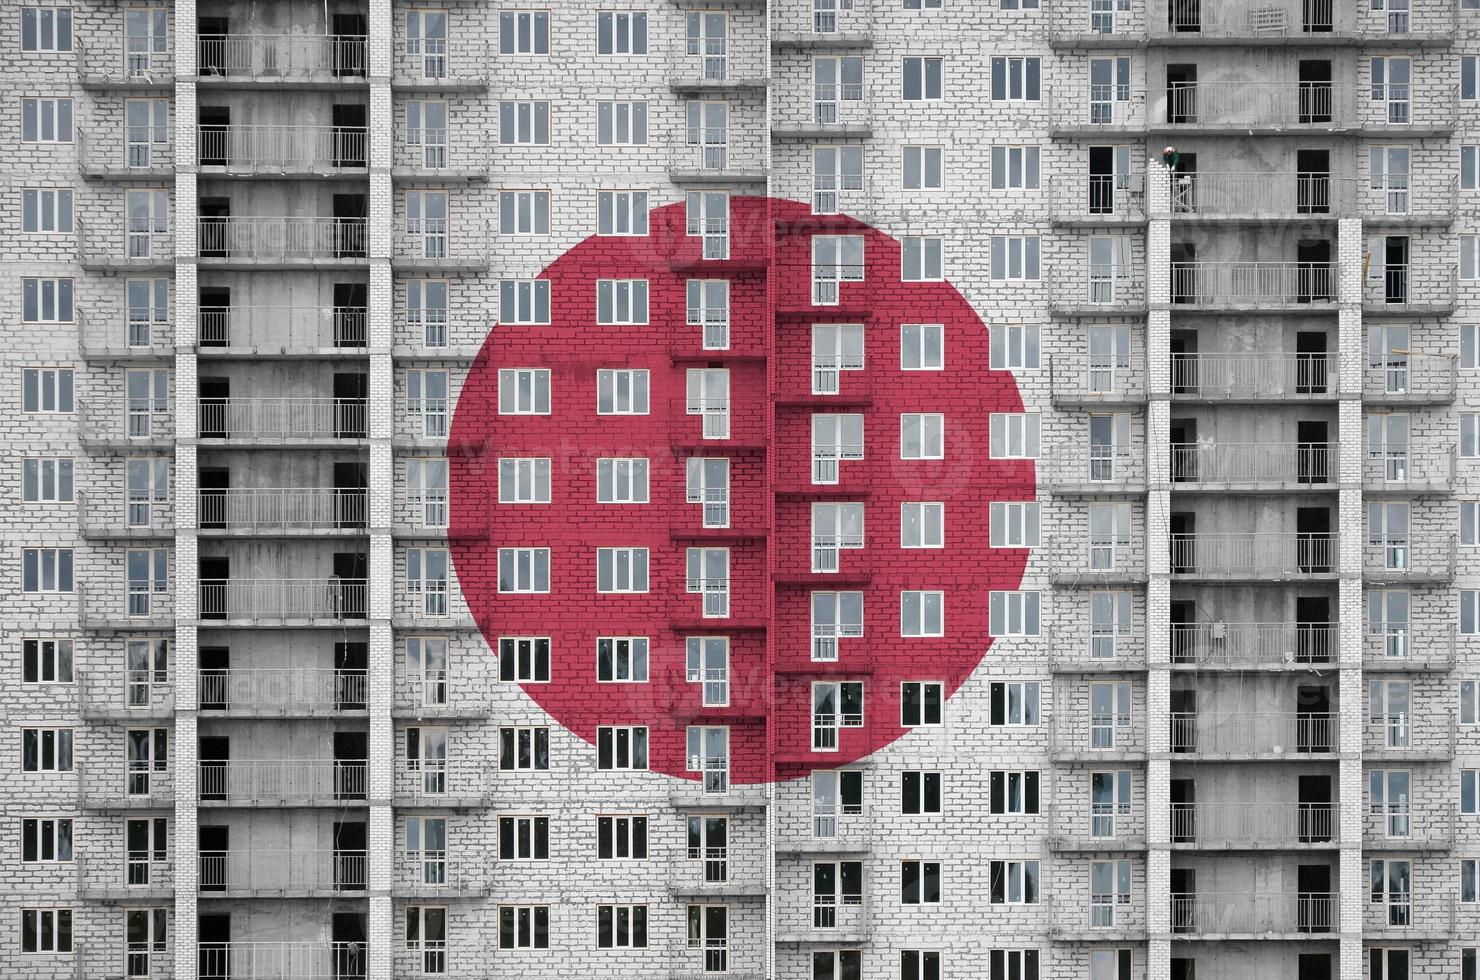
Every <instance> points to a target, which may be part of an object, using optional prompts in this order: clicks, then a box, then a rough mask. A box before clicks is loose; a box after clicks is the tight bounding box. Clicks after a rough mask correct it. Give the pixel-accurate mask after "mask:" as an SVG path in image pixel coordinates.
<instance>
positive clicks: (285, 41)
mask: <svg viewBox="0 0 1480 980" xmlns="http://www.w3.org/2000/svg"><path fill="white" fill-rule="evenodd" d="M365 41H366V38H365V37H363V36H361V35H354V34H201V35H199V37H198V38H197V39H196V59H197V63H198V65H199V72H200V81H201V83H202V84H210V85H220V84H223V83H231V84H236V83H250V84H253V85H278V86H285V85H293V86H297V85H304V84H313V85H324V84H335V85H344V84H360V85H363V84H365V78H366V75H367V72H368V67H369V61H368V57H367V52H366V44H365Z"/></svg>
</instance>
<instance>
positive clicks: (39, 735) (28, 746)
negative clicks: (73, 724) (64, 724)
mask: <svg viewBox="0 0 1480 980" xmlns="http://www.w3.org/2000/svg"><path fill="white" fill-rule="evenodd" d="M21 770H22V771H23V772H71V771H72V729H70V728H23V729H21Z"/></svg>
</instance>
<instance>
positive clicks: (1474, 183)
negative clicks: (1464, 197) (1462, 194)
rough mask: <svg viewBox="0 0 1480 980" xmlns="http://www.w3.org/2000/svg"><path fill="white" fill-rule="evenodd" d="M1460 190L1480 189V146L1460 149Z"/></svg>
mask: <svg viewBox="0 0 1480 980" xmlns="http://www.w3.org/2000/svg"><path fill="white" fill-rule="evenodd" d="M1459 189H1460V190H1462V191H1473V190H1477V189H1480V146H1476V145H1475V144H1473V143H1469V144H1466V145H1464V146H1461V147H1460V148H1459Z"/></svg>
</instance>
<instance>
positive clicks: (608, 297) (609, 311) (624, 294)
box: [596, 279, 648, 326]
mask: <svg viewBox="0 0 1480 980" xmlns="http://www.w3.org/2000/svg"><path fill="white" fill-rule="evenodd" d="M596 322H597V323H598V324H601V325H603V326H607V325H612V324H621V325H631V324H644V323H647V322H648V281H647V280H646V279H598V280H596Z"/></svg>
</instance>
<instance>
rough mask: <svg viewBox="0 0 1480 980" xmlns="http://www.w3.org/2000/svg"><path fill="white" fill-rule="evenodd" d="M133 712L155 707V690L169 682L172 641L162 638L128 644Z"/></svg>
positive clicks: (129, 695)
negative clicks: (153, 704) (134, 709)
mask: <svg viewBox="0 0 1480 980" xmlns="http://www.w3.org/2000/svg"><path fill="white" fill-rule="evenodd" d="M123 656H124V665H125V671H126V674H125V676H126V678H127V684H128V687H127V703H128V706H129V707H130V708H146V707H148V706H149V705H150V704H152V703H153V700H154V688H155V686H157V685H164V684H168V683H169V681H170V641H169V640H167V639H164V638H163V637H155V638H154V639H144V640H129V641H128V642H127V643H126V644H125V645H124V648H123Z"/></svg>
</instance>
